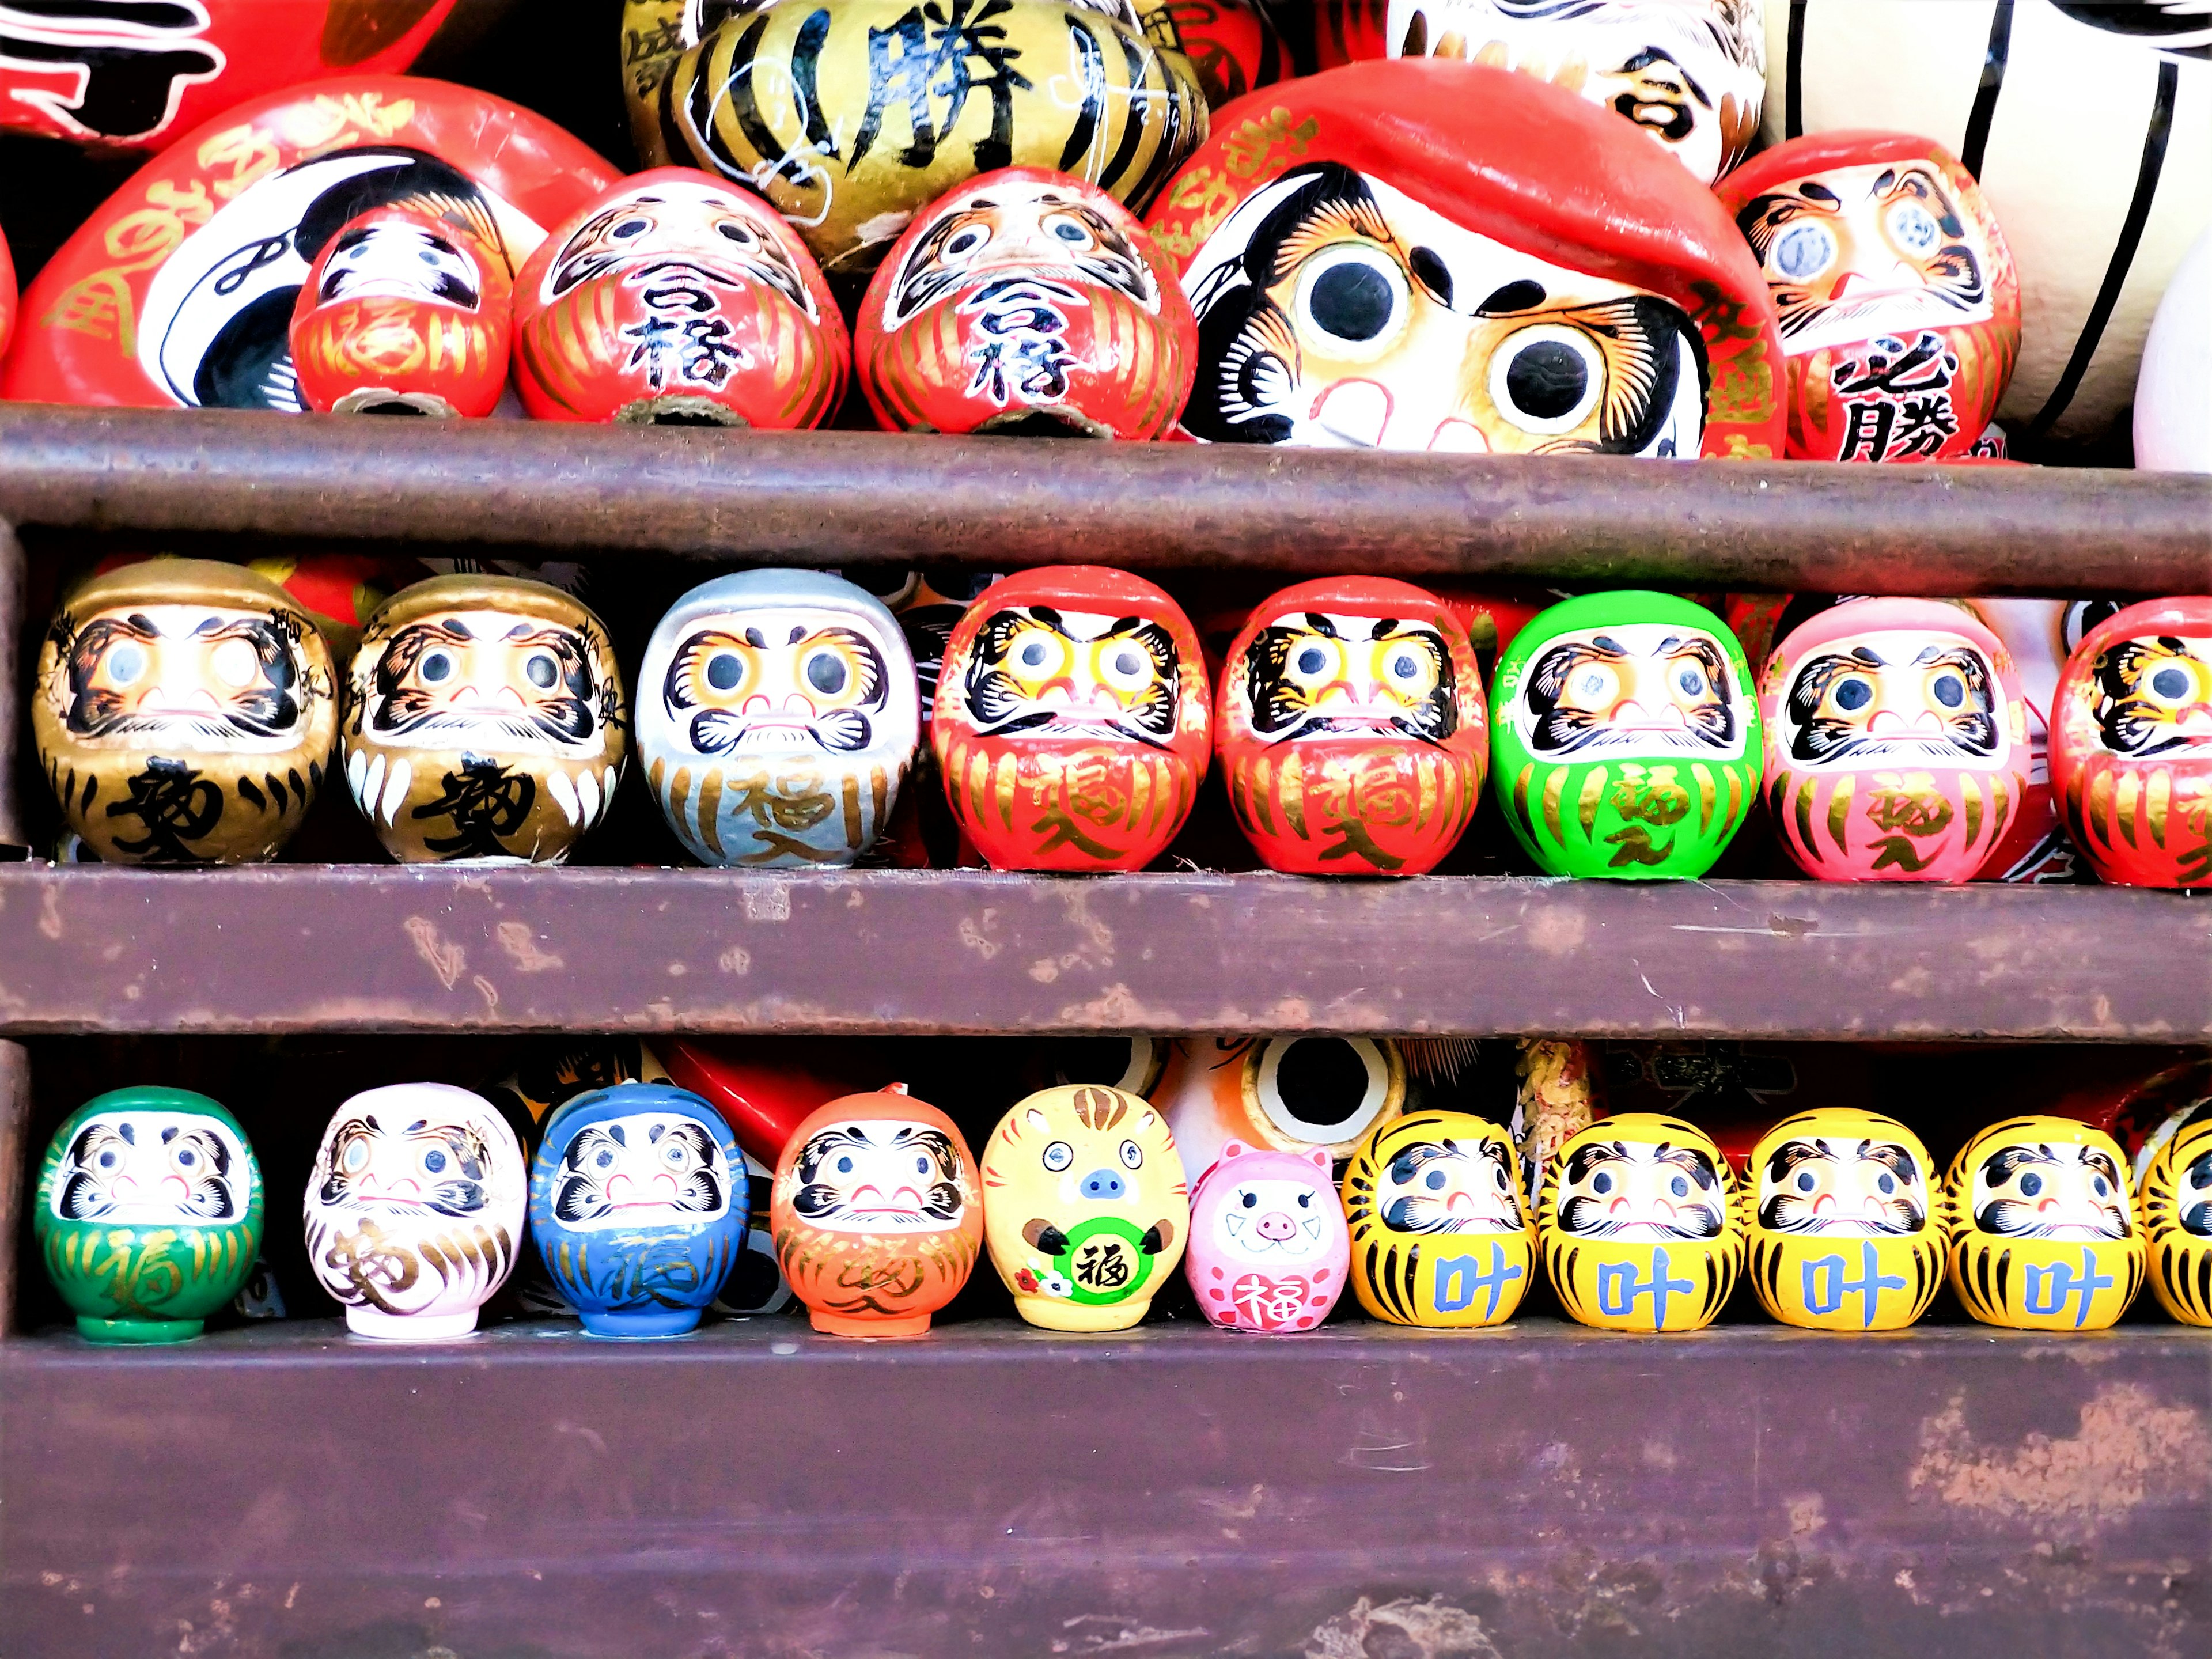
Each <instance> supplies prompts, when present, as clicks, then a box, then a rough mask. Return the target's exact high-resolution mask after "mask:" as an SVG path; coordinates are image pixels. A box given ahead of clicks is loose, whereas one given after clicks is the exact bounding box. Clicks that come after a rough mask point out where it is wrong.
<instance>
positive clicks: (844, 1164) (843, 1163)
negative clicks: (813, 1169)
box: [837, 1158, 853, 1175]
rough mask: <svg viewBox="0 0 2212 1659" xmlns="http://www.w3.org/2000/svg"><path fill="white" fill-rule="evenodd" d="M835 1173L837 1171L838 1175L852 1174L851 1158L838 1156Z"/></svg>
mask: <svg viewBox="0 0 2212 1659" xmlns="http://www.w3.org/2000/svg"><path fill="white" fill-rule="evenodd" d="M837 1173H838V1174H839V1175H850V1174H852V1173H853V1160H852V1159H851V1158H839V1159H838V1160H837Z"/></svg>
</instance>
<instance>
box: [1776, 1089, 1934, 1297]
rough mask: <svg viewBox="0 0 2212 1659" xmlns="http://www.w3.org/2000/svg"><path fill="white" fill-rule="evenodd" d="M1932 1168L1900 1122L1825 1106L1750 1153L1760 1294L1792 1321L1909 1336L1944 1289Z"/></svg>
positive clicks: (1795, 1119) (1790, 1122) (1788, 1121)
mask: <svg viewBox="0 0 2212 1659" xmlns="http://www.w3.org/2000/svg"><path fill="white" fill-rule="evenodd" d="M1934 1175H1935V1169H1934V1166H1933V1165H1932V1164H1930V1163H1929V1159H1928V1149H1927V1148H1926V1147H1925V1146H1922V1145H1921V1144H1920V1138H1919V1137H1918V1136H1917V1135H1916V1134H1914V1133H1912V1131H1911V1130H1910V1129H1908V1128H1906V1127H1905V1126H1904V1125H1903V1124H1902V1123H1899V1122H1898V1121H1896V1120H1895V1119H1894V1118H1887V1117H1883V1116H1881V1115H1878V1114H1876V1113H1874V1112H1862V1111H1855V1110H1846V1109H1841V1108H1833V1107H1831V1108H1824V1109H1820V1110H1818V1111H1811V1112H1800V1113H1797V1114H1796V1115H1793V1116H1790V1117H1787V1118H1784V1120H1783V1121H1781V1122H1779V1123H1778V1124H1776V1125H1775V1126H1774V1127H1772V1128H1771V1129H1769V1130H1768V1131H1767V1132H1766V1133H1765V1135H1763V1136H1762V1137H1760V1139H1759V1143H1758V1145H1757V1146H1753V1148H1752V1152H1751V1159H1750V1171H1749V1175H1748V1176H1747V1180H1748V1182H1749V1185H1750V1189H1751V1191H1750V1198H1751V1204H1750V1212H1751V1213H1750V1219H1749V1224H1748V1225H1749V1230H1750V1234H1751V1288H1752V1289H1753V1291H1755V1292H1756V1293H1757V1295H1758V1297H1759V1306H1761V1307H1763V1308H1765V1310H1766V1311H1767V1312H1768V1313H1769V1314H1771V1316H1773V1317H1774V1318H1776V1319H1778V1320H1779V1321H1781V1322H1782V1323H1784V1324H1785V1325H1797V1326H1802V1328H1805V1329H1807V1330H1815V1331H1896V1330H1902V1329H1904V1328H1905V1327H1906V1326H1907V1325H1910V1324H1911V1323H1912V1322H1913V1321H1915V1320H1917V1319H1918V1318H1919V1317H1920V1316H1921V1315H1923V1314H1924V1313H1926V1312H1927V1311H1928V1304H1929V1303H1930V1302H1931V1301H1933V1300H1934V1299H1935V1297H1936V1290H1937V1288H1938V1287H1939V1286H1940V1285H1942V1283H1943V1243H1944V1241H1943V1231H1942V1218H1941V1217H1940V1216H1938V1215H1937V1214H1936V1209H1935V1205H1934V1201H1933V1200H1932V1199H1931V1197H1930V1187H1931V1178H1932V1177H1933V1176H1934Z"/></svg>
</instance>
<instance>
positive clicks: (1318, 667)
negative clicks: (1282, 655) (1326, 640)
mask: <svg viewBox="0 0 2212 1659" xmlns="http://www.w3.org/2000/svg"><path fill="white" fill-rule="evenodd" d="M1291 678H1292V679H1294V680H1296V681H1297V683H1298V684H1301V685H1309V686H1310V685H1319V684H1324V683H1325V682H1327V681H1328V680H1332V679H1334V678H1336V647H1334V646H1333V645H1325V644H1323V643H1322V642H1321V641H1317V640H1316V641H1310V642H1309V643H1307V644H1304V645H1302V646H1300V647H1298V648H1297V650H1296V651H1294V652H1292V653H1291Z"/></svg>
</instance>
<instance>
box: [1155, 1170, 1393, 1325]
mask: <svg viewBox="0 0 2212 1659" xmlns="http://www.w3.org/2000/svg"><path fill="white" fill-rule="evenodd" d="M1351 1260H1352V1238H1351V1234H1350V1233H1349V1232H1348V1231H1346V1226H1345V1222H1344V1206H1343V1203H1342V1202H1341V1201H1340V1200H1339V1198H1338V1197H1337V1192H1336V1186H1335V1183H1334V1182H1332V1181H1331V1180H1330V1179H1329V1158H1328V1153H1327V1152H1323V1151H1322V1149H1321V1148H1320V1147H1318V1146H1316V1147H1315V1148H1313V1150H1311V1151H1310V1152H1264V1151H1262V1150H1261V1149H1260V1148H1258V1147H1255V1146H1246V1145H1245V1144H1244V1143H1243V1141H1241V1140H1237V1139H1231V1140H1230V1142H1229V1143H1228V1145H1226V1146H1224V1147H1223V1148H1222V1149H1221V1158H1220V1160H1219V1161H1218V1163H1216V1164H1214V1165H1213V1167H1212V1169H1210V1170H1207V1171H1206V1173H1205V1174H1204V1175H1202V1176H1200V1177H1199V1182H1198V1192H1197V1194H1195V1195H1194V1197H1193V1199H1192V1200H1191V1210H1190V1253H1189V1254H1188V1255H1186V1256H1185V1257H1184V1258H1183V1273H1184V1274H1185V1276H1186V1277H1188V1279H1189V1280H1190V1287H1191V1289H1192V1290H1193V1291H1195V1292H1197V1295H1198V1305H1199V1306H1200V1308H1201V1309H1203V1310H1205V1313H1206V1318H1208V1319H1209V1320H1211V1321H1212V1322H1213V1323H1215V1324H1216V1325H1218V1326H1220V1327H1221V1328H1223V1329H1225V1330H1231V1331H1262V1332H1289V1331H1308V1330H1311V1329H1312V1328H1314V1327H1315V1326H1316V1325H1318V1324H1320V1323H1321V1322H1322V1320H1324V1319H1326V1318H1328V1312H1329V1310H1330V1309H1332V1308H1334V1306H1335V1305H1336V1299H1337V1297H1340V1296H1342V1295H1343V1294H1344V1281H1345V1279H1346V1269H1347V1268H1348V1267H1349V1266H1350V1264H1351Z"/></svg>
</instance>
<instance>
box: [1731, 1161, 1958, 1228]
mask: <svg viewBox="0 0 2212 1659" xmlns="http://www.w3.org/2000/svg"><path fill="white" fill-rule="evenodd" d="M1820 1164H1851V1165H1854V1166H1856V1167H1857V1170H1859V1171H1860V1172H1861V1173H1862V1174H1863V1172H1864V1170H1865V1167H1866V1166H1867V1165H1869V1164H1872V1165H1875V1166H1877V1169H1878V1173H1876V1174H1875V1176H1872V1177H1870V1178H1869V1180H1868V1182H1866V1183H1865V1186H1866V1188H1867V1190H1865V1191H1864V1192H1863V1194H1862V1196H1861V1198H1860V1202H1859V1208H1858V1209H1857V1211H1856V1212H1852V1213H1849V1214H1846V1213H1843V1212H1841V1211H1840V1210H1838V1209H1837V1208H1835V1207H1834V1206H1831V1207H1830V1208H1829V1209H1828V1210H1826V1211H1825V1212H1824V1211H1823V1209H1822V1208H1821V1200H1823V1199H1824V1198H1826V1199H1832V1198H1833V1194H1831V1193H1829V1192H1828V1191H1827V1190H1826V1183H1825V1182H1822V1181H1821V1180H1820V1170H1818V1169H1817V1168H1814V1167H1812V1166H1815V1165H1820ZM1918 1175H1919V1171H1918V1170H1917V1167H1916V1165H1915V1164H1914V1160H1913V1157H1912V1154H1911V1152H1907V1151H1906V1150H1905V1148H1904V1147H1902V1146H1897V1145H1894V1144H1893V1143H1891V1142H1887V1141H1878V1140H1862V1141H1857V1142H1841V1143H1838V1144H1835V1145H1831V1144H1830V1143H1829V1142H1827V1141H1826V1140H1788V1141H1784V1143H1783V1144H1782V1145H1781V1146H1778V1147H1776V1148H1775V1150H1774V1154H1773V1156H1772V1157H1771V1158H1769V1159H1768V1160H1767V1164H1766V1171H1765V1178H1766V1182H1767V1184H1768V1185H1769V1186H1770V1187H1771V1188H1773V1189H1774V1190H1773V1191H1771V1193H1769V1194H1768V1195H1767V1197H1766V1200H1765V1202H1764V1203H1762V1204H1761V1205H1760V1206H1759V1225H1761V1226H1762V1227H1765V1228H1768V1229H1770V1230H1771V1231H1775V1232H1780V1233H1798V1234H1836V1235H1841V1236H1844V1237H1879V1236H1884V1235H1888V1236H1895V1237H1903V1236H1905V1235H1906V1234H1910V1233H1917V1232H1918V1231H1920V1229H1921V1227H1922V1225H1923V1223H1925V1221H1926V1220H1927V1218H1928V1212H1927V1206H1926V1203H1925V1201H1924V1200H1923V1199H1922V1197H1921V1196H1920V1195H1919V1193H1918V1191H1917V1185H1916V1183H1917V1180H1918ZM1885 1176H1886V1177H1887V1179H1888V1180H1889V1182H1890V1183H1891V1190H1889V1191H1887V1192H1884V1191H1882V1190H1881V1181H1882V1179H1883V1177H1885ZM1807 1182H1809V1183H1810V1185H1809V1186H1808V1185H1807V1184H1806V1183H1807Z"/></svg>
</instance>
